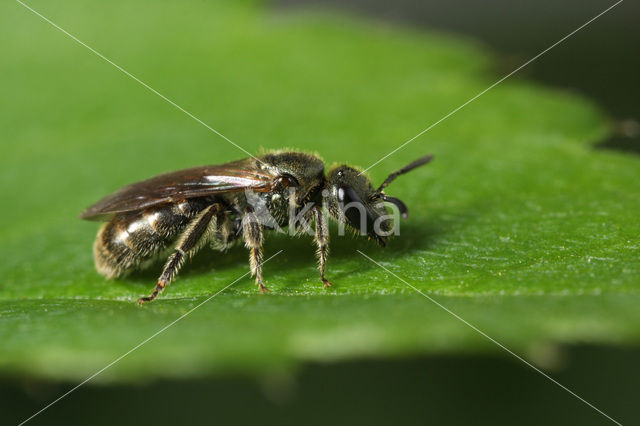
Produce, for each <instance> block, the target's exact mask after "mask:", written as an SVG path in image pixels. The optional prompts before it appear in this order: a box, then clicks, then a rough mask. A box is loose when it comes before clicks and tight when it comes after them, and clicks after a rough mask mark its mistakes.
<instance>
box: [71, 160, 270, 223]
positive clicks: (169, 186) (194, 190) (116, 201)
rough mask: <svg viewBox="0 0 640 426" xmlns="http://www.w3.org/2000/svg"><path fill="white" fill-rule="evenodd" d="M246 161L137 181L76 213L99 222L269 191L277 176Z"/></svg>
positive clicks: (186, 170) (251, 161) (203, 167)
mask: <svg viewBox="0 0 640 426" xmlns="http://www.w3.org/2000/svg"><path fill="white" fill-rule="evenodd" d="M254 164H255V163H254V160H252V159H247V160H241V161H236V162H233V163H227V164H222V165H217V166H202V167H194V168H190V169H184V170H178V171H176V172H172V173H166V174H162V175H159V176H155V177H152V178H151V179H147V180H144V181H142V182H137V183H134V184H131V185H128V186H125V187H124V188H122V189H120V190H119V191H116V192H114V193H113V194H111V195H108V196H107V197H105V198H103V199H102V200H100V201H98V202H97V203H96V204H94V205H92V206H91V207H89V208H87V209H86V210H85V211H84V212H82V213H81V214H80V218H81V219H90V220H103V219H107V218H109V217H110V216H111V215H113V214H114V213H122V212H128V211H133V210H139V209H142V208H145V207H149V206H153V205H157V204H162V203H168V202H175V201H179V200H184V199H187V198H196V197H206V196H209V195H215V194H220V193H226V192H239V191H244V190H246V189H251V190H253V191H257V192H267V191H269V190H271V188H272V185H273V182H274V178H276V177H277V176H275V175H273V174H271V173H269V172H267V171H263V170H258V169H256V167H255V166H254Z"/></svg>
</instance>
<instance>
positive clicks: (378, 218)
mask: <svg viewBox="0 0 640 426" xmlns="http://www.w3.org/2000/svg"><path fill="white" fill-rule="evenodd" d="M431 159H432V156H431V155H428V156H425V157H422V158H419V159H418V160H416V161H414V162H412V163H411V164H409V165H407V166H405V167H403V168H402V169H400V170H398V171H396V172H394V173H392V174H390V175H389V176H388V177H387V178H386V179H385V180H384V182H383V183H382V185H380V186H379V187H378V188H377V189H374V187H373V185H372V184H371V181H370V180H369V178H367V177H366V176H365V175H364V174H363V173H362V172H360V171H359V170H357V169H355V168H353V167H350V166H347V165H338V166H335V167H333V168H332V169H331V170H330V171H329V173H328V174H327V175H325V166H324V163H323V161H322V160H321V159H320V158H319V157H317V156H315V155H311V154H306V153H301V152H272V153H268V154H265V155H262V156H260V157H250V158H246V159H243V160H239V161H234V162H231V163H226V164H222V165H213V166H202V167H194V168H189V169H184V170H179V171H176V172H173V173H166V174H162V175H159V176H156V177H153V178H151V179H148V180H144V181H142V182H137V183H134V184H131V185H129V186H126V187H124V188H122V189H120V190H119V191H117V192H115V193H113V194H111V195H109V196H107V197H105V198H103V199H102V200H100V201H98V202H97V203H96V204H94V205H93V206H91V207H89V208H87V209H86V210H85V211H84V212H82V213H81V214H80V218H81V219H88V220H98V221H106V223H104V224H103V225H102V226H101V227H100V230H99V231H98V235H97V237H96V240H95V243H94V245H93V255H94V261H95V266H96V269H97V270H98V272H99V273H100V274H102V275H104V276H105V277H106V278H116V277H121V276H124V275H126V274H127V273H129V272H131V271H133V270H139V269H142V268H144V267H146V266H148V265H150V264H151V263H152V262H153V261H154V260H155V259H157V258H158V257H159V256H161V255H162V254H165V256H167V258H166V259H167V260H166V262H165V264H164V268H163V269H162V273H161V274H160V277H159V278H158V282H157V284H156V286H155V288H154V290H153V292H152V293H151V295H149V296H147V297H141V298H140V299H138V303H144V302H151V301H152V300H154V299H155V298H156V297H157V296H158V295H159V294H160V293H161V292H162V291H163V290H164V289H165V287H167V285H169V283H171V282H172V281H173V279H174V278H175V277H176V275H177V274H178V271H179V270H180V268H181V267H182V265H183V264H184V262H185V260H186V259H187V258H190V257H192V256H194V255H195V254H196V252H197V251H198V250H199V249H200V248H202V247H203V246H205V245H206V244H209V245H211V247H213V248H214V249H218V250H221V251H224V250H225V249H227V248H228V247H229V246H231V245H232V244H233V243H234V242H236V241H239V240H243V241H244V245H245V246H246V248H247V249H248V250H249V264H250V270H251V275H252V276H255V281H256V284H257V285H258V287H259V289H260V291H261V292H267V291H268V289H267V287H266V286H265V285H264V282H263V278H262V259H263V257H262V244H263V240H264V232H265V230H269V229H282V228H284V227H287V228H288V229H289V230H290V231H291V230H293V231H294V233H297V232H301V231H307V232H309V233H310V234H312V235H314V239H315V244H316V247H317V257H318V267H319V270H320V279H321V280H322V282H323V284H324V286H325V287H328V286H330V285H331V283H330V282H329V280H327V278H326V277H325V265H326V262H327V256H328V254H329V230H328V224H327V215H328V216H330V217H331V218H333V219H334V220H336V221H337V222H338V223H340V224H342V225H343V226H346V227H347V228H352V230H357V231H360V233H361V234H362V235H366V236H368V237H369V238H370V239H374V240H375V241H376V242H377V243H378V244H380V245H382V246H384V245H385V243H386V241H387V238H388V236H389V231H390V230H391V229H392V227H393V221H392V216H391V215H389V214H388V211H387V208H386V206H385V204H384V203H390V204H391V205H393V206H395V207H396V208H397V210H398V211H399V212H400V214H401V215H402V217H404V218H406V217H407V215H408V209H407V206H406V205H405V204H404V203H403V202H402V201H400V200H399V199H397V198H394V197H391V196H389V195H387V194H385V193H384V189H385V188H386V187H387V185H389V184H390V183H391V182H392V181H393V180H394V179H395V178H396V177H398V176H400V175H402V174H404V173H407V172H408V171H410V170H413V169H415V168H416V167H419V166H421V165H423V164H426V163H428V162H429V161H430V160H431ZM311 223H314V225H315V227H314V228H315V229H314V230H312V229H311V225H310V224H311Z"/></svg>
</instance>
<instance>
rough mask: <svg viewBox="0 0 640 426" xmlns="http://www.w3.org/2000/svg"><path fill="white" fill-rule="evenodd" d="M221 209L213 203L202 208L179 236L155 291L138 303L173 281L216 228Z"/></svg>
mask: <svg viewBox="0 0 640 426" xmlns="http://www.w3.org/2000/svg"><path fill="white" fill-rule="evenodd" d="M219 210H220V206H218V205H217V204H213V205H211V206H209V207H207V208H205V209H204V210H202V211H201V212H200V213H199V214H198V216H196V217H195V218H194V219H193V220H192V221H191V222H190V223H189V225H188V226H187V228H186V230H185V231H184V232H183V233H182V234H181V235H180V237H178V242H177V244H176V247H175V251H174V252H173V254H172V255H171V256H169V258H168V259H167V262H166V263H165V265H164V269H163V270H162V274H160V278H158V284H156V287H155V289H154V290H153V293H151V295H149V296H147V297H141V298H140V299H138V303H140V304H142V303H145V302H151V301H152V300H153V299H155V298H156V297H157V296H158V295H159V294H160V293H162V290H164V288H165V287H166V286H167V285H169V283H171V281H173V279H174V278H175V276H176V275H177V274H178V271H179V270H180V268H181V267H182V265H183V264H184V261H185V259H186V257H188V256H193V255H194V254H195V253H196V252H197V251H198V249H199V248H200V247H202V245H203V244H204V243H206V241H207V239H208V236H209V235H210V233H211V231H212V230H214V229H215V228H216V226H217V217H216V213H218V211H219Z"/></svg>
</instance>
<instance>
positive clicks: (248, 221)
mask: <svg viewBox="0 0 640 426" xmlns="http://www.w3.org/2000/svg"><path fill="white" fill-rule="evenodd" d="M242 236H243V237H244V245H245V247H246V248H248V249H249V266H250V267H251V275H252V276H253V275H255V277H256V284H258V287H259V288H260V292H261V293H267V292H268V291H269V289H268V288H267V287H266V286H265V285H264V282H263V281H262V225H260V223H259V222H258V218H257V217H256V215H255V214H254V213H251V212H247V213H246V214H245V215H244V217H243V218H242Z"/></svg>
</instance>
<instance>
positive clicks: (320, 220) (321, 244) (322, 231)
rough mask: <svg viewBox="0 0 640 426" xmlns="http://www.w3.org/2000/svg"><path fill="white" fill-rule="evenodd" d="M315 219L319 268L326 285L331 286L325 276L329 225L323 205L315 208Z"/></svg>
mask: <svg viewBox="0 0 640 426" xmlns="http://www.w3.org/2000/svg"><path fill="white" fill-rule="evenodd" d="M313 214H314V220H315V223H316V234H315V240H316V244H317V245H318V249H317V251H316V255H317V256H318V268H319V269H320V278H321V279H322V283H323V284H324V287H325V288H327V287H331V283H330V282H329V280H328V279H326V278H325V276H324V269H325V265H326V264H327V257H328V256H329V227H328V226H327V218H326V216H325V215H324V213H323V212H322V208H321V207H315V208H314V210H313Z"/></svg>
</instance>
